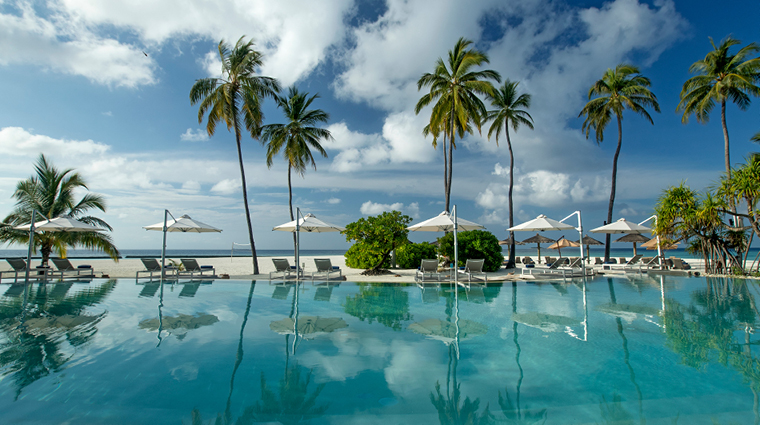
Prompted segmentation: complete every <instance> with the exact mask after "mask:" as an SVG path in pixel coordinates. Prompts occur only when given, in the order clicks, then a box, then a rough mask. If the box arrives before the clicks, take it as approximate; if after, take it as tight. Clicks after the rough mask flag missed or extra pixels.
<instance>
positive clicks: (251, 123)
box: [190, 36, 332, 274]
mask: <svg viewBox="0 0 760 425" xmlns="http://www.w3.org/2000/svg"><path fill="white" fill-rule="evenodd" d="M218 50H219V59H220V60H221V63H222V75H221V77H220V78H202V79H199V80H197V81H196V82H195V84H193V87H192V88H191V89H190V102H191V103H192V104H196V103H199V104H200V105H199V109H198V123H202V122H203V118H204V116H206V114H207V113H208V119H207V123H206V131H207V132H208V134H209V136H212V135H213V134H214V131H215V130H216V126H217V124H218V123H219V122H224V123H225V124H227V130H230V131H234V132H235V142H236V143H237V153H238V162H239V165H240V179H241V183H242V186H243V205H244V207H245V218H246V220H247V223H248V239H249V241H250V244H251V254H252V261H253V274H259V263H258V257H257V255H256V243H255V242H254V239H253V227H252V226H251V213H250V210H249V208H248V190H247V186H246V180H245V168H244V166H243V153H242V150H241V145H240V139H241V131H242V129H241V121H242V122H243V123H244V124H245V128H246V130H247V131H248V132H249V133H250V135H251V137H252V138H254V139H258V140H260V141H261V142H262V144H264V145H265V146H266V148H267V166H268V167H271V166H272V164H273V161H274V157H275V156H277V155H278V154H279V153H280V152H282V153H283V156H284V157H285V160H286V161H287V163H288V205H289V206H290V219H291V220H294V217H293V190H292V185H291V171H293V170H294V171H295V172H296V173H298V174H300V175H301V176H303V175H304V173H305V172H306V167H307V166H308V165H309V164H311V165H312V166H313V167H314V169H315V170H316V169H317V165H316V162H314V156H313V154H312V153H311V149H312V148H313V149H314V150H316V151H317V152H319V154H321V155H322V156H323V157H327V152H325V150H324V148H322V145H321V144H320V140H331V139H332V135H331V134H330V131H329V130H327V129H324V128H319V127H316V125H318V124H319V123H326V122H327V121H328V120H329V118H330V115H329V114H328V113H326V112H324V111H322V110H320V109H309V107H310V106H311V104H312V102H314V99H316V98H317V97H318V95H312V96H309V94H308V93H302V92H300V91H298V89H297V88H296V87H295V86H293V87H291V88H290V89H289V90H288V95H287V96H281V95H280V94H279V93H280V91H281V87H280V84H279V83H278V82H277V80H276V79H274V78H272V77H265V76H261V75H257V74H256V71H257V69H258V68H260V67H261V65H262V63H263V57H262V54H261V53H260V52H258V51H256V50H255V49H254V45H253V41H252V40H248V41H245V36H243V37H240V39H238V41H237V43H235V46H234V47H230V46H229V45H228V44H227V43H226V42H225V41H224V40H222V41H221V42H219V46H218ZM267 97H271V98H273V99H274V100H275V101H276V103H277V106H278V107H280V108H281V109H282V111H283V113H284V114H285V117H286V119H287V121H288V122H287V124H268V125H262V124H263V121H264V114H263V112H262V104H263V101H264V99H265V98H267ZM293 243H294V244H295V235H294V236H293Z"/></svg>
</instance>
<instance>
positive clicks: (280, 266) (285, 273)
mask: <svg viewBox="0 0 760 425" xmlns="http://www.w3.org/2000/svg"><path fill="white" fill-rule="evenodd" d="M272 263H273V264H274V271H272V272H269V280H272V276H273V275H276V274H278V273H281V274H282V276H281V277H282V278H283V279H288V278H291V277H296V274H295V273H296V267H295V266H291V265H290V262H288V259H287V258H272Z"/></svg>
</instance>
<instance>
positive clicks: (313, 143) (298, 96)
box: [261, 86, 332, 244]
mask: <svg viewBox="0 0 760 425" xmlns="http://www.w3.org/2000/svg"><path fill="white" fill-rule="evenodd" d="M318 97H319V95H318V94H315V95H313V96H311V97H309V93H301V92H299V91H298V89H297V88H296V87H295V86H293V87H290V89H289V90H288V96H287V97H285V96H276V97H275V100H276V101H277V106H279V107H280V108H282V112H283V113H284V114H285V117H286V118H287V120H288V123H287V124H267V125H265V126H264V127H262V133H261V142H262V143H263V144H264V145H265V146H266V148H267V167H271V166H272V164H273V163H274V157H275V156H277V154H279V153H280V152H282V153H283V155H284V157H285V161H287V162H288V207H289V208H290V219H291V220H295V218H294V217H293V186H292V184H291V178H290V175H291V170H295V172H296V173H298V174H299V175H300V176H301V177H303V176H304V173H305V172H306V167H307V166H308V165H309V164H311V165H312V166H313V167H314V170H316V169H317V163H316V162H314V155H312V153H311V149H314V150H316V151H317V152H319V153H320V154H321V155H322V156H323V157H325V158H327V152H325V150H324V148H322V145H321V144H320V143H319V141H320V140H322V139H324V140H332V134H330V130H327V129H324V128H319V127H315V125H317V124H319V123H326V122H327V121H328V120H329V119H330V114H328V113H327V112H325V111H323V110H321V109H309V106H311V103H312V102H314V99H316V98H318ZM295 237H296V236H295V233H294V234H293V243H294V244H295Z"/></svg>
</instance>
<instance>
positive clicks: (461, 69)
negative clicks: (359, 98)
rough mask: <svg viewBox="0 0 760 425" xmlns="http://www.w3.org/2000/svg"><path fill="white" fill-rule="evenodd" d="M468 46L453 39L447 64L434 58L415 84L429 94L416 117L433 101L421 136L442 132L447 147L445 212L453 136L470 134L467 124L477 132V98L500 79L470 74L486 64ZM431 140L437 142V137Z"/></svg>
mask: <svg viewBox="0 0 760 425" xmlns="http://www.w3.org/2000/svg"><path fill="white" fill-rule="evenodd" d="M471 44H472V41H470V40H467V39H465V38H460V39H459V40H457V42H456V44H455V45H454V49H453V50H449V56H448V61H445V62H444V60H443V58H438V60H437V61H436V64H435V70H434V71H433V73H425V74H423V75H422V77H420V79H419V80H418V81H417V90H422V88H423V87H430V91H429V92H428V93H425V95H423V96H422V97H421V98H420V100H419V101H418V102H417V105H416V106H415V107H414V112H415V113H416V114H419V113H420V111H421V110H422V109H423V108H424V107H426V106H428V105H430V104H431V103H433V102H435V104H434V105H433V110H432V112H431V114H430V123H429V125H427V126H426V127H425V130H423V133H424V134H426V135H427V134H429V133H430V134H433V135H439V134H440V133H441V132H446V135H445V137H444V139H443V140H444V149H445V145H446V143H447V142H448V148H449V151H448V158H447V159H445V160H444V165H445V167H446V170H447V172H448V174H447V175H445V176H444V181H443V184H444V192H445V199H446V211H449V205H450V201H451V177H452V166H453V160H454V159H453V158H454V149H455V148H456V136H457V135H458V136H459V138H460V139H461V138H462V137H464V134H465V133H472V126H471V124H475V126H476V127H477V129H478V131H480V126H481V123H482V122H483V120H484V119H485V116H486V114H487V112H486V107H485V105H484V104H483V101H482V100H480V98H479V97H478V95H492V94H493V92H494V88H493V85H492V84H491V83H490V82H489V81H487V80H496V81H497V82H498V81H500V80H501V77H500V76H499V73H498V72H496V71H493V70H490V69H486V70H482V71H473V68H474V67H476V66H480V65H483V64H484V63H489V61H488V56H487V55H486V54H485V53H482V52H480V51H478V50H476V49H473V48H471V47H470V45H471ZM435 139H436V140H437V136H436V137H435ZM434 144H435V141H434ZM444 154H445V152H444ZM444 173H446V171H444Z"/></svg>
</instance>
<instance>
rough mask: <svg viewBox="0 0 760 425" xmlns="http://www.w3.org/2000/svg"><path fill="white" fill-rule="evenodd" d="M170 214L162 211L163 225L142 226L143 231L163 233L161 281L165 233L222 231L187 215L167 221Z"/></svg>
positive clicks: (163, 266)
mask: <svg viewBox="0 0 760 425" xmlns="http://www.w3.org/2000/svg"><path fill="white" fill-rule="evenodd" d="M170 215H172V213H170V212H169V210H164V221H163V223H156V224H153V225H151V226H144V227H143V229H145V230H158V231H162V232H164V242H163V246H162V247H161V279H163V278H164V276H165V272H166V271H165V270H164V268H165V267H166V232H182V233H188V232H189V233H207V232H217V233H218V232H221V231H222V229H218V228H216V227H214V226H211V225H209V224H206V223H202V222H200V221H197V220H193V219H192V218H190V216H189V215H187V214H185V215H183V216H181V217H180V218H178V219H177V218H174V216H173V215H172V219H171V220H169V216H170Z"/></svg>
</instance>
